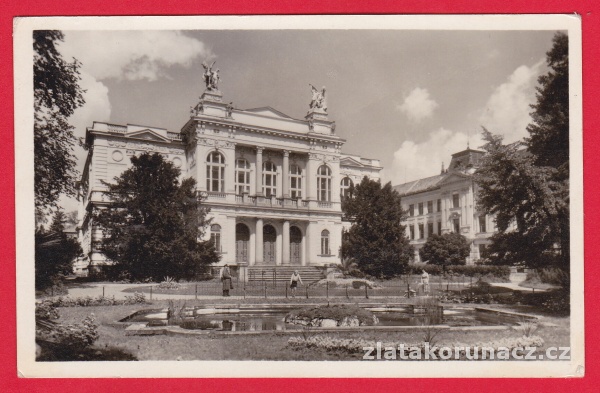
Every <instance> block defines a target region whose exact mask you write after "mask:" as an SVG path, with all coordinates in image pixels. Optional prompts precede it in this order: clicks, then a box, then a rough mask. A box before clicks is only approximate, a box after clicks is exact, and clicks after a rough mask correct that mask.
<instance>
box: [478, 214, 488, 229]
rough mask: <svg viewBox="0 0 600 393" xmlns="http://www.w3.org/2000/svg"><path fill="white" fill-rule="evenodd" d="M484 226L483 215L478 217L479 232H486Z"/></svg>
mask: <svg viewBox="0 0 600 393" xmlns="http://www.w3.org/2000/svg"><path fill="white" fill-rule="evenodd" d="M486 229H487V228H486V226H485V214H484V215H482V216H479V232H487V230H486Z"/></svg>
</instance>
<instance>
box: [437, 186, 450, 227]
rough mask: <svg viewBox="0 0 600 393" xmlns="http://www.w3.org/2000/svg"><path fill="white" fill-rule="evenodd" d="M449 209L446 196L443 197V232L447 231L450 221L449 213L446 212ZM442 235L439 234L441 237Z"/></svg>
mask: <svg viewBox="0 0 600 393" xmlns="http://www.w3.org/2000/svg"><path fill="white" fill-rule="evenodd" d="M447 207H448V205H447V203H446V196H445V195H442V232H443V231H444V229H446V225H447V221H448V211H447V210H446V209H447ZM441 234H442V233H441V232H440V233H438V235H441Z"/></svg>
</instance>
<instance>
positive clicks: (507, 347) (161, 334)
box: [14, 15, 585, 377]
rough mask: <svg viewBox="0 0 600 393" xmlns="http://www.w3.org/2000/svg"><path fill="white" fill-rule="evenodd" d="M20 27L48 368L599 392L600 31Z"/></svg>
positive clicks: (23, 342)
mask: <svg viewBox="0 0 600 393" xmlns="http://www.w3.org/2000/svg"><path fill="white" fill-rule="evenodd" d="M14 27H15V35H14V47H15V108H16V113H15V115H16V117H15V119H16V121H15V128H16V131H15V152H16V153H15V156H16V164H15V168H16V179H17V181H16V183H17V184H16V192H17V197H16V205H17V206H16V212H17V221H16V222H17V283H18V285H17V290H18V294H17V316H18V355H19V356H18V366H19V372H21V373H22V375H23V376H25V377H58V376H61V377H119V376H127V377H227V376H229V377H321V376H325V375H327V376H330V377H335V376H338V377H409V376H410V377H453V376H463V377H491V376H494V377H566V376H579V377H580V376H583V375H584V374H585V370H584V367H583V365H584V335H583V330H584V325H583V321H584V308H583V291H584V288H583V178H582V171H583V158H582V120H581V118H582V115H581V111H582V105H581V74H582V64H581V21H580V19H579V18H577V17H575V16H569V15H512V16H507V15H502V16H500V15H496V16H495V15H486V16H483V15H462V16H390V15H388V16H247V17H235V16H229V17H226V16H219V17H216V16H215V17H103V18H98V17H57V18H21V19H17V20H15V25H14ZM32 93H33V94H32ZM323 362H327V363H323ZM439 362H443V364H440V363H439ZM440 366H441V367H440Z"/></svg>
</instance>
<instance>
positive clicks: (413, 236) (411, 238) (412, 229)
mask: <svg viewBox="0 0 600 393" xmlns="http://www.w3.org/2000/svg"><path fill="white" fill-rule="evenodd" d="M408 228H409V229H410V240H415V226H414V225H411V226H409V227H408Z"/></svg>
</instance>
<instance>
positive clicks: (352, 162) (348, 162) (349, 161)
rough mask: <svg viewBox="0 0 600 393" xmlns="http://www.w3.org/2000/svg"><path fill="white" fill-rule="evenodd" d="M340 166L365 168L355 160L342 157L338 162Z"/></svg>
mask: <svg viewBox="0 0 600 393" xmlns="http://www.w3.org/2000/svg"><path fill="white" fill-rule="evenodd" d="M340 165H341V166H360V167H363V166H365V165H364V164H363V163H361V162H360V161H357V160H355V159H354V158H351V157H344V158H342V159H341V160H340Z"/></svg>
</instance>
